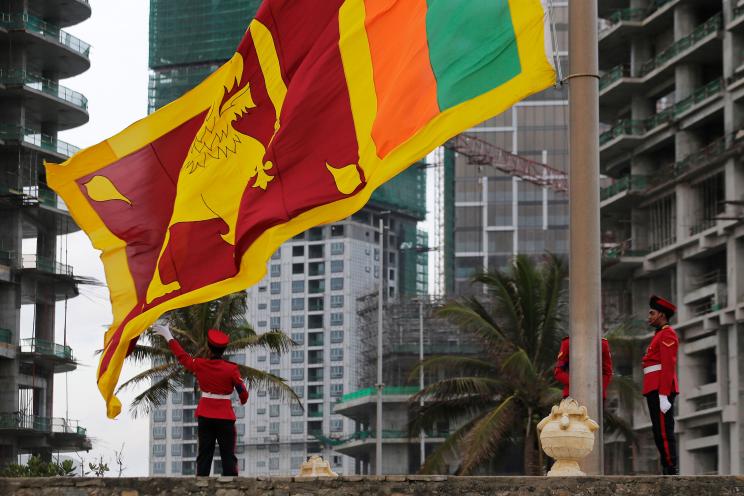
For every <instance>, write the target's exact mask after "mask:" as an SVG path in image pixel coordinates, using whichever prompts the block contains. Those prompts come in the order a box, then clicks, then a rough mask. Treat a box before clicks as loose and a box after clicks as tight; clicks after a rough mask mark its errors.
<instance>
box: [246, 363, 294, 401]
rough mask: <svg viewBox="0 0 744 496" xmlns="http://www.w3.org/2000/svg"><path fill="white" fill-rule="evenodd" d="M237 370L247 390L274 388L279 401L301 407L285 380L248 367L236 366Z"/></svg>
mask: <svg viewBox="0 0 744 496" xmlns="http://www.w3.org/2000/svg"><path fill="white" fill-rule="evenodd" d="M238 368H239V369H240V375H241V376H242V377H243V380H244V381H245V382H246V383H247V385H248V389H249V390H251V389H253V390H256V389H271V388H276V391H277V392H278V393H279V398H280V399H282V400H289V401H295V402H297V404H298V405H300V406H303V405H302V401H301V399H300V397H299V396H297V393H296V392H295V390H294V389H292V388H291V387H290V386H289V384H287V381H286V380H285V379H283V378H281V377H279V376H278V375H274V374H270V373H268V372H264V371H263V370H259V369H254V368H253V367H248V366H246V365H240V364H238ZM303 408H304V406H303Z"/></svg>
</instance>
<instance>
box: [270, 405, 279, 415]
mask: <svg viewBox="0 0 744 496" xmlns="http://www.w3.org/2000/svg"><path fill="white" fill-rule="evenodd" d="M278 416H279V405H269V417H278Z"/></svg>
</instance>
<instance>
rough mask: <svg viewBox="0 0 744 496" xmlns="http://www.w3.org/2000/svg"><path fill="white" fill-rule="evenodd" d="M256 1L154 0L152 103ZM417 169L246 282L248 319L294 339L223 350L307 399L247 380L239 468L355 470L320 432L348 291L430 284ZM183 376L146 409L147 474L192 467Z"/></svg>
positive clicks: (348, 385)
mask: <svg viewBox="0 0 744 496" xmlns="http://www.w3.org/2000/svg"><path fill="white" fill-rule="evenodd" d="M259 3H260V2H259V1H245V0H221V1H217V2H197V1H193V0H187V1H174V0H151V2H150V69H151V71H152V72H151V77H150V110H151V111H152V110H156V109H157V108H159V107H161V106H163V105H165V104H167V103H168V102H170V101H172V100H174V99H175V98H177V97H178V96H180V95H181V94H183V93H184V92H186V91H187V90H189V89H190V88H192V87H193V86H195V85H196V84H198V83H199V82H200V81H201V80H202V79H203V78H204V77H206V76H207V75H208V74H210V73H211V72H212V71H214V70H215V69H216V68H217V67H219V66H220V65H221V64H222V63H223V62H225V61H226V60H227V59H228V58H229V57H230V56H231V55H232V53H233V51H234V50H235V47H236V46H237V44H238V43H239V41H240V39H241V37H242V36H243V34H244V32H245V29H246V27H247V25H248V23H249V21H250V19H251V17H252V16H253V15H254V14H255V11H256V8H257V7H258V4H259ZM424 176H425V173H424V169H423V168H422V167H420V166H413V167H411V168H409V169H408V170H406V171H404V172H403V173H401V174H399V175H398V176H396V178H395V179H394V180H393V181H391V182H389V183H388V184H386V185H384V186H383V187H381V188H379V189H378V190H377V191H376V192H375V193H374V195H373V197H372V200H371V201H370V203H369V205H368V207H366V208H365V209H363V210H362V211H360V212H358V213H357V214H355V215H354V216H352V217H351V218H348V219H345V220H343V221H340V222H338V223H334V224H332V225H328V226H320V227H317V228H314V229H311V230H310V231H308V232H306V233H304V234H302V235H300V236H297V237H296V238H294V239H292V240H290V241H288V242H287V243H285V244H284V245H283V246H282V247H281V248H280V249H279V250H278V251H277V253H275V254H274V257H273V258H272V260H271V261H270V263H269V264H268V269H269V270H268V273H267V275H266V277H265V278H264V279H263V280H262V281H261V282H259V283H258V284H256V285H255V286H254V287H252V288H250V289H249V290H248V296H249V312H248V318H249V321H250V322H251V323H252V324H253V325H254V326H255V328H256V330H257V331H258V332H265V331H267V330H269V329H274V328H278V329H282V330H284V331H285V332H287V333H288V334H291V336H292V337H293V338H294V339H295V341H297V343H298V345H297V347H295V348H294V349H293V350H292V351H291V352H290V353H288V354H286V355H283V356H279V355H273V354H266V353H263V354H262V353H258V352H257V353H253V354H251V355H250V356H245V357H244V356H234V357H232V359H233V360H235V361H239V362H241V363H246V364H248V365H251V366H253V367H257V368H260V369H263V370H268V371H271V372H274V373H276V374H277V375H280V376H282V377H285V378H286V379H287V380H288V381H289V383H290V385H291V386H292V387H293V388H295V390H296V391H297V393H298V394H299V395H300V396H301V398H302V403H303V406H304V407H305V408H304V410H303V409H302V408H301V407H298V406H297V405H294V406H293V405H290V404H289V403H287V402H286V401H281V400H280V399H279V398H278V395H277V394H276V392H274V391H271V390H263V391H261V390H259V391H252V392H251V399H250V400H249V403H248V404H247V405H246V407H239V408H237V411H236V413H237V415H238V417H239V418H238V421H237V424H236V425H237V430H238V447H237V449H238V460H239V467H238V468H239V470H240V472H241V473H243V474H246V475H251V474H273V475H280V474H281V475H288V474H290V473H294V472H296V471H297V470H298V469H299V465H300V463H301V462H302V461H304V459H305V456H306V455H307V454H308V453H319V452H320V453H323V454H324V455H325V456H326V458H327V459H329V460H330V461H331V462H332V463H333V466H334V467H335V468H336V469H338V470H340V471H341V472H344V473H351V472H352V471H353V463H352V461H351V460H350V459H348V458H347V457H343V456H342V455H340V454H338V453H334V452H333V451H332V450H329V449H326V448H324V447H323V446H322V445H321V443H320V442H319V440H318V436H322V435H323V434H324V433H329V432H338V433H342V434H343V433H349V432H350V429H352V425H351V421H350V420H348V419H346V420H344V418H343V417H340V416H336V415H332V412H331V405H332V403H333V402H335V401H336V399H337V398H339V397H340V396H341V395H343V394H344V393H346V392H349V391H351V390H353V389H354V388H355V387H356V384H357V381H356V373H357V372H356V370H357V369H356V362H357V357H356V351H357V347H356V341H355V340H356V308H357V298H359V297H361V296H364V295H367V294H369V293H372V292H375V291H377V285H378V282H379V280H380V278H381V277H382V278H384V280H385V281H386V284H385V292H386V293H387V294H386V296H387V297H388V298H393V299H395V298H397V297H399V296H400V295H413V294H419V293H421V294H423V293H426V292H427V290H428V286H427V284H428V280H427V270H426V268H427V253H426V244H427V237H426V235H425V234H424V233H421V232H420V231H418V230H417V227H416V226H417V222H419V221H421V220H423V219H424V217H425V215H426V183H425V177H424ZM380 217H382V218H383V220H384V222H385V228H384V231H385V235H384V236H383V239H384V243H385V245H384V246H385V247H384V252H383V253H382V254H380V251H379V248H378V243H379V239H380V238H379V236H380V233H379V225H378V219H379V218H380ZM383 264H384V265H383ZM185 386H186V387H185V388H184V389H183V390H182V391H179V392H176V393H174V394H172V395H171V396H170V397H169V401H168V403H167V405H165V406H164V407H163V408H160V409H157V410H155V411H154V412H153V413H152V414H151V415H150V424H151V438H150V441H151V446H152V452H151V463H150V473H151V474H168V475H190V474H193V473H194V472H195V457H196V423H195V419H194V418H193V409H194V405H195V401H196V398H194V397H193V385H185ZM219 463H220V461H219V460H216V461H215V464H216V466H217V467H218V466H219Z"/></svg>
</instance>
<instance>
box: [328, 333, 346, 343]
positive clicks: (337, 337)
mask: <svg viewBox="0 0 744 496" xmlns="http://www.w3.org/2000/svg"><path fill="white" fill-rule="evenodd" d="M343 342H344V331H331V343H343Z"/></svg>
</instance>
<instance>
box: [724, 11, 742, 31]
mask: <svg viewBox="0 0 744 496" xmlns="http://www.w3.org/2000/svg"><path fill="white" fill-rule="evenodd" d="M726 29H727V30H729V31H732V32H734V33H737V32H744V4H742V5H739V6H737V7H734V8H733V9H732V11H731V22H730V23H729V24H728V26H726Z"/></svg>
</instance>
